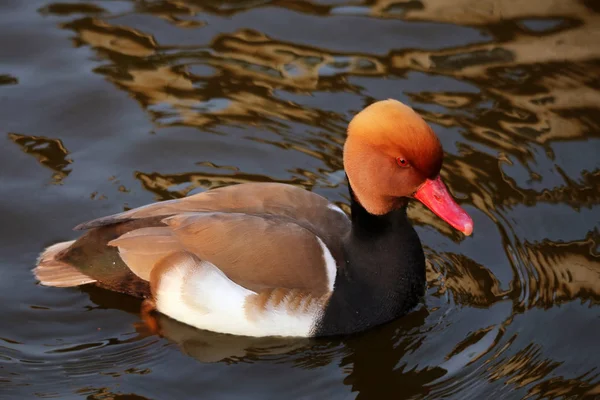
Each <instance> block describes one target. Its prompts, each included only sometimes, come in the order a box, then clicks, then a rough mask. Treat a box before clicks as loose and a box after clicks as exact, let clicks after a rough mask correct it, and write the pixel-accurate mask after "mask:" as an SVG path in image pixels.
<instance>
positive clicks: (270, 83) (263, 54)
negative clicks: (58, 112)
mask: <svg viewBox="0 0 600 400" xmlns="http://www.w3.org/2000/svg"><path fill="white" fill-rule="evenodd" d="M63 27H64V28H67V29H71V30H74V31H75V32H77V37H76V39H75V41H76V43H77V44H86V45H89V46H92V47H93V48H94V49H96V51H98V53H99V55H101V56H102V57H103V58H107V59H109V60H110V61H111V63H112V64H110V65H103V66H102V67H100V68H97V72H99V73H102V74H104V75H106V77H107V78H108V79H109V80H111V81H112V82H114V83H115V84H116V85H117V86H119V87H120V88H122V89H124V90H126V91H128V92H130V93H131V95H132V97H134V98H135V99H137V100H138V101H139V102H140V103H141V105H142V106H143V107H144V108H146V109H147V110H148V111H149V112H150V113H151V114H152V116H153V119H154V120H155V121H156V123H157V124H158V125H179V124H184V125H188V126H202V127H209V126H211V125H214V124H217V123H221V124H222V123H239V122H245V123H250V122H252V123H256V122H263V123H265V122H269V123H270V124H271V125H272V126H273V127H274V128H277V126H279V125H281V122H278V121H295V122H301V123H305V124H309V125H313V126H324V127H329V128H330V129H331V128H335V126H334V125H332V124H333V123H334V122H336V121H340V120H341V117H339V116H337V115H336V114H334V113H331V112H324V111H321V110H317V109H310V108H307V107H299V106H298V105H296V104H294V103H292V102H289V101H282V100H278V99H277V98H275V97H274V96H273V95H272V90H273V89H276V88H277V89H283V90H290V91H299V92H304V93H307V92H310V91H313V90H323V91H327V90H331V89H333V88H335V90H350V91H356V90H357V89H356V88H354V87H352V86H349V84H348V83H347V81H346V80H345V79H344V76H345V75H347V74H354V75H381V74H382V73H383V72H384V67H383V66H382V65H381V62H380V61H379V60H378V58H376V57H372V56H366V55H365V56H363V55H346V54H342V53H340V54H334V53H328V52H324V51H322V50H319V49H316V48H311V47H306V46H298V45H294V44H291V43H282V42H277V41H273V40H271V39H269V38H268V37H266V36H264V35H263V34H261V33H259V32H254V31H248V30H241V31H239V32H237V33H234V34H222V35H218V36H217V37H215V38H214V39H213V41H212V43H211V44H210V45H209V46H208V47H207V48H201V49H181V50H177V49H173V48H168V49H163V48H161V47H160V46H158V44H157V43H156V42H155V41H154V39H153V38H152V37H151V36H150V35H147V34H144V33H142V32H139V31H137V30H135V29H132V28H128V27H122V26H113V25H110V24H108V23H107V22H105V21H102V20H99V19H95V18H83V19H80V20H76V21H74V22H72V23H67V24H64V25H63ZM179 59H185V63H186V66H185V67H177V66H173V64H177V63H178V62H179ZM196 67H202V68H204V69H206V68H211V72H208V73H202V75H199V74H195V73H193V72H192V71H194V70H195V68H196ZM324 70H327V71H328V72H327V75H326V76H325V75H323V72H324ZM338 129H339V128H338ZM341 129H343V128H341Z"/></svg>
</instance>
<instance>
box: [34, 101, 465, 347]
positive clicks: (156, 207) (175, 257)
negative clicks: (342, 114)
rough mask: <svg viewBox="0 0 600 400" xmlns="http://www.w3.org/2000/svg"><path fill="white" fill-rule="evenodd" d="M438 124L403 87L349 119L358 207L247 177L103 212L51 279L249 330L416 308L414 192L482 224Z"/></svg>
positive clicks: (345, 321) (450, 214)
mask: <svg viewBox="0 0 600 400" xmlns="http://www.w3.org/2000/svg"><path fill="white" fill-rule="evenodd" d="M442 158H443V151H442V147H441V145H440V142H439V140H438V138H437V137H436V135H435V134H434V133H433V131H432V130H431V128H430V127H429V126H428V125H427V123H426V122H425V121H424V120H423V119H422V118H421V117H420V116H419V115H418V114H417V113H415V112H414V111H413V110H412V109H411V108H409V107H407V106H405V105H404V104H402V103H400V102H398V101H395V100H386V101H380V102H377V103H374V104H372V105H370V106H369V107H367V108H365V109H364V110H363V111H361V112H360V113H358V114H357V115H356V116H355V117H354V118H353V119H352V121H351V122H350V125H349V127H348V137H347V140H346V143H345V145H344V168H345V170H346V174H347V177H348V182H349V187H350V199H351V212H352V213H351V217H350V218H348V217H347V216H346V214H345V213H344V212H343V211H342V210H341V209H340V208H338V207H337V206H335V205H334V204H332V203H330V202H328V201H327V200H326V199H325V198H323V197H321V196H318V195H316V194H314V193H311V192H308V191H305V190H303V189H299V188H297V187H294V186H290V185H284V184H276V183H247V184H240V185H235V186H229V187H224V188H219V189H215V190H209V191H207V192H204V193H200V194H196V195H193V196H190V197H187V198H183V199H179V200H170V201H163V202H159V203H155V204H151V205H147V206H144V207H140V208H136V209H133V210H129V211H126V212H123V213H120V214H116V215H112V216H109V217H105V218H100V219H96V220H94V221H91V222H87V223H84V224H82V225H79V226H78V227H76V228H75V229H77V230H87V232H86V233H85V234H84V235H83V236H81V237H80V238H79V239H77V240H75V241H70V242H63V243H58V244H55V245H53V246H51V247H49V248H47V249H46V250H45V251H44V253H43V254H42V255H41V256H40V259H39V261H38V266H37V268H35V270H34V271H35V275H36V276H37V278H38V279H39V281H40V282H41V284H43V285H47V286H59V287H67V286H78V285H84V284H94V285H97V286H100V287H102V288H106V289H109V290H113V291H116V292H121V293H126V294H130V295H133V296H137V297H141V298H144V299H146V300H145V303H144V307H143V308H145V309H148V308H150V307H153V308H155V309H156V310H157V311H159V312H161V313H163V314H166V315H168V316H170V317H172V318H174V319H176V320H179V321H181V322H184V323H186V324H189V325H192V326H194V327H197V328H202V329H207V330H212V331H216V332H223V333H230V334H236V335H248V336H324V335H338V334H348V333H353V332H358V331H362V330H365V329H368V328H371V327H373V326H376V325H380V324H383V323H385V322H388V321H391V320H393V319H395V318H398V317H400V316H402V315H404V314H406V313H407V312H408V311H410V310H411V309H412V308H413V307H414V306H415V305H417V303H418V302H419V299H420V298H421V297H422V296H423V294H424V287H425V257H424V254H423V249H422V247H421V243H420V241H419V238H418V236H417V234H416V232H415V230H414V229H413V227H412V225H411V224H410V222H409V221H408V219H407V216H406V206H407V203H408V201H409V199H411V198H415V199H417V200H419V201H421V202H422V203H423V204H425V205H426V206H427V207H428V208H429V209H430V210H431V211H433V212H434V213H435V214H437V215H438V216H439V217H441V218H442V219H443V220H445V221H446V222H448V223H449V224H450V225H452V226H453V227H454V228H455V229H457V230H459V231H461V232H463V233H464V234H465V235H470V234H471V232H472V230H473V222H472V220H471V218H470V217H469V216H468V215H467V213H466V212H465V211H464V210H463V209H462V208H461V207H460V206H459V205H458V204H456V203H455V202H454V200H453V199H452V197H451V195H450V194H449V193H448V191H447V189H446V187H445V186H444V183H443V182H442V180H441V178H440V175H439V174H440V169H441V167H442Z"/></svg>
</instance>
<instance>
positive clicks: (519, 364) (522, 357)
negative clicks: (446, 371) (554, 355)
mask: <svg viewBox="0 0 600 400" xmlns="http://www.w3.org/2000/svg"><path fill="white" fill-rule="evenodd" d="M513 339H514V338H513ZM560 365H561V363H560V362H557V361H553V360H549V359H543V358H542V352H541V348H540V347H539V346H538V345H535V344H530V345H528V346H526V347H525V348H524V349H522V350H520V351H518V352H517V353H516V354H515V355H513V356H511V357H507V358H502V357H501V358H498V359H495V360H493V361H492V363H491V364H490V366H489V367H488V368H487V372H488V374H489V380H490V381H492V382H495V381H499V380H502V381H503V382H505V384H510V385H514V386H515V387H517V388H520V387H524V386H528V385H531V387H530V389H529V390H528V396H527V398H533V397H535V398H559V397H560V398H578V399H579V398H581V399H587V398H590V399H592V398H595V396H596V395H598V394H600V390H599V385H598V383H594V381H597V378H598V376H599V374H598V372H596V371H594V370H593V369H592V370H590V371H588V372H586V373H584V374H582V375H580V376H578V377H576V378H573V379H565V378H564V377H561V376H555V377H551V376H552V372H553V371H554V370H555V369H556V368H558V367H559V366H560Z"/></svg>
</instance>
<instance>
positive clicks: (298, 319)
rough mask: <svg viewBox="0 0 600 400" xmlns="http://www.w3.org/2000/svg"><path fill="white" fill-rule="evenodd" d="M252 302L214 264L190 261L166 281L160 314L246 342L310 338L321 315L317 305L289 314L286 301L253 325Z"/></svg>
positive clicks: (248, 293) (170, 271)
mask: <svg viewBox="0 0 600 400" xmlns="http://www.w3.org/2000/svg"><path fill="white" fill-rule="evenodd" d="M250 296H256V293H255V292H253V291H251V290H248V289H245V288H244V287H242V286H240V285H238V284H236V283H235V282H233V281H232V280H230V279H229V278H227V276H226V275H225V274H224V273H223V272H222V271H221V270H219V269H218V268H217V267H216V266H214V265H213V264H211V263H209V262H206V261H199V260H198V259H196V258H195V257H193V256H191V255H190V256H189V257H186V258H181V259H180V262H179V263H178V264H177V265H176V266H175V267H174V268H170V269H168V270H167V271H166V272H165V273H164V274H163V275H162V277H161V279H160V283H159V286H158V288H157V292H156V308H157V309H158V311H160V312H162V313H163V314H166V315H168V316H170V317H172V318H174V319H176V320H178V321H181V322H183V323H185V324H188V325H191V326H194V327H196V328H200V329H207V330H210V331H214V332H222V333H230V334H234V335H245V336H309V335H310V332H311V328H312V327H313V325H314V323H315V321H316V319H317V317H318V315H319V313H320V312H321V309H320V307H319V306H318V305H317V304H316V302H315V304H314V305H313V306H311V307H308V310H307V311H306V312H296V313H290V312H289V311H288V309H287V308H286V305H287V304H288V301H282V302H280V303H279V304H278V305H277V306H273V305H272V304H269V303H268V304H267V307H266V309H265V310H263V311H262V312H260V313H258V314H256V315H254V316H253V317H252V318H250V319H249V318H248V313H247V312H246V300H247V299H248V298H249V297H250ZM299 309H300V310H302V309H303V307H300V308H299ZM251 314H253V313H251Z"/></svg>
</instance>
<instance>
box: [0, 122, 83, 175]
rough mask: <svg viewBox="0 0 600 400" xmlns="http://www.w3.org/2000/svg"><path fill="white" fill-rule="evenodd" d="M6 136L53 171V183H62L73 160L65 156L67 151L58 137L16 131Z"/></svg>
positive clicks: (69, 171)
mask: <svg viewBox="0 0 600 400" xmlns="http://www.w3.org/2000/svg"><path fill="white" fill-rule="evenodd" d="M8 137H9V138H10V139H11V140H12V141H13V142H14V143H15V144H17V145H18V146H19V147H21V150H23V151H24V152H25V153H27V154H31V155H32V156H34V157H35V158H36V159H37V160H38V162H39V163H40V164H42V165H43V166H45V167H48V168H50V169H51V170H52V171H54V174H52V181H53V183H57V184H58V183H62V180H63V179H64V178H66V177H67V176H68V175H69V174H70V173H71V169H70V168H68V167H69V165H70V164H71V163H72V162H73V161H72V160H71V159H69V158H67V156H68V154H69V152H68V151H67V149H66V148H65V146H64V145H63V143H62V141H61V140H60V139H51V138H47V137H43V136H30V135H21V134H18V133H9V134H8Z"/></svg>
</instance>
